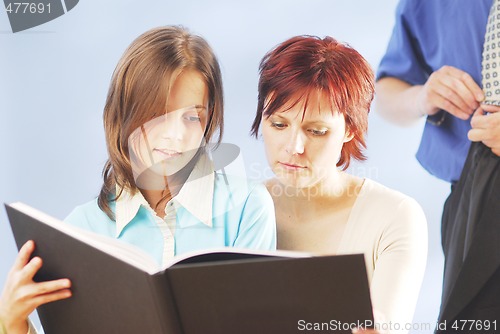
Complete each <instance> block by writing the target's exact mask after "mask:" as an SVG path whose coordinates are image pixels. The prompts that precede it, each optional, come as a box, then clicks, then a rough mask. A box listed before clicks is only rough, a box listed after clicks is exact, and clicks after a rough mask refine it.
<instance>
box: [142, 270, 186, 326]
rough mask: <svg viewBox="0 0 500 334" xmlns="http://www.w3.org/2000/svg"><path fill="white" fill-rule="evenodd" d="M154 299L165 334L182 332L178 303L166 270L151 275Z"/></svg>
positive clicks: (150, 281)
mask: <svg viewBox="0 0 500 334" xmlns="http://www.w3.org/2000/svg"><path fill="white" fill-rule="evenodd" d="M149 284H150V286H151V289H150V291H151V293H152V299H153V300H154V301H155V303H156V311H157V312H156V313H157V316H158V318H159V322H160V323H161V325H162V333H164V334H182V333H183V331H182V326H181V323H180V320H179V314H178V311H177V305H176V303H175V299H174V295H173V293H172V289H171V286H170V282H169V279H168V276H167V272H166V271H162V272H159V273H156V274H154V275H151V276H150V277H149Z"/></svg>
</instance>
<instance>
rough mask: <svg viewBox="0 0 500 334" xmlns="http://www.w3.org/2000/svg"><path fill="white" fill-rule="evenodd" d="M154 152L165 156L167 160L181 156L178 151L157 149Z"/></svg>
mask: <svg viewBox="0 0 500 334" xmlns="http://www.w3.org/2000/svg"><path fill="white" fill-rule="evenodd" d="M153 151H155V152H158V153H160V154H161V155H163V156H164V157H165V158H167V159H169V158H173V157H176V156H179V155H181V153H180V152H178V151H173V150H168V149H159V148H155V149H154V150H153Z"/></svg>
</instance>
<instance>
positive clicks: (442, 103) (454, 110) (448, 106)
mask: <svg viewBox="0 0 500 334" xmlns="http://www.w3.org/2000/svg"><path fill="white" fill-rule="evenodd" d="M434 99H435V105H436V106H437V107H438V108H439V109H443V110H445V111H447V112H448V113H450V114H452V115H454V116H456V117H458V118H460V119H463V120H466V119H469V117H470V115H469V114H467V113H465V112H463V111H462V110H461V109H460V108H459V107H457V106H456V105H455V104H453V103H452V102H451V101H450V100H448V99H446V98H444V97H442V96H440V95H437V96H436V97H435V98H434Z"/></svg>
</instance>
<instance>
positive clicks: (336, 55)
mask: <svg viewBox="0 0 500 334" xmlns="http://www.w3.org/2000/svg"><path fill="white" fill-rule="evenodd" d="M259 70H260V79H259V98H258V106H257V114H256V116H255V120H254V122H253V125H252V129H251V133H252V134H253V135H255V136H258V131H259V126H260V123H261V120H262V116H265V117H269V116H271V115H272V114H273V113H274V112H276V111H277V110H279V109H282V108H283V107H285V105H286V106H287V107H289V108H291V107H293V106H295V105H296V104H297V103H298V102H299V101H302V100H304V99H305V102H304V113H305V112H306V108H307V102H308V99H309V98H310V96H318V95H316V94H313V95H311V93H316V92H318V91H319V92H321V93H322V94H325V95H326V96H328V97H329V99H330V103H331V109H332V111H338V112H339V113H341V114H343V115H344V117H345V122H346V131H348V132H349V134H351V135H352V136H353V138H352V140H351V141H349V142H347V143H345V144H344V147H343V148H342V153H341V156H340V159H339V161H338V163H337V166H341V167H342V169H344V170H345V169H346V168H347V167H348V166H349V163H350V161H351V157H352V158H354V159H356V160H365V159H366V157H365V156H364V155H363V152H362V150H363V149H364V148H366V144H365V133H366V131H367V128H368V112H369V110H370V104H371V102H372V100H373V95H374V75H373V71H372V69H371V67H370V65H369V64H368V62H367V61H366V60H365V59H364V58H363V57H362V56H361V55H360V54H359V53H358V52H357V51H356V50H354V49H353V48H351V47H350V46H348V45H346V44H342V43H339V42H338V41H336V40H335V39H334V38H332V37H328V36H327V37H325V38H323V39H321V38H319V37H316V36H296V37H292V38H290V39H288V40H287V41H285V42H283V43H281V44H279V45H278V46H276V47H275V48H274V49H272V50H271V51H269V52H268V53H267V54H266V55H265V56H264V58H263V59H262V61H261V63H260V67H259Z"/></svg>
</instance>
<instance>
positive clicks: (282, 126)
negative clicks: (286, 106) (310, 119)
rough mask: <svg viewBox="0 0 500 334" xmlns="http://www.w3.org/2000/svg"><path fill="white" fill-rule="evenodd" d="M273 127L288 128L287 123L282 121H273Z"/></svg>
mask: <svg viewBox="0 0 500 334" xmlns="http://www.w3.org/2000/svg"><path fill="white" fill-rule="evenodd" d="M271 127H273V128H276V129H278V130H282V129H284V128H286V124H284V123H280V122H271Z"/></svg>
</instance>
